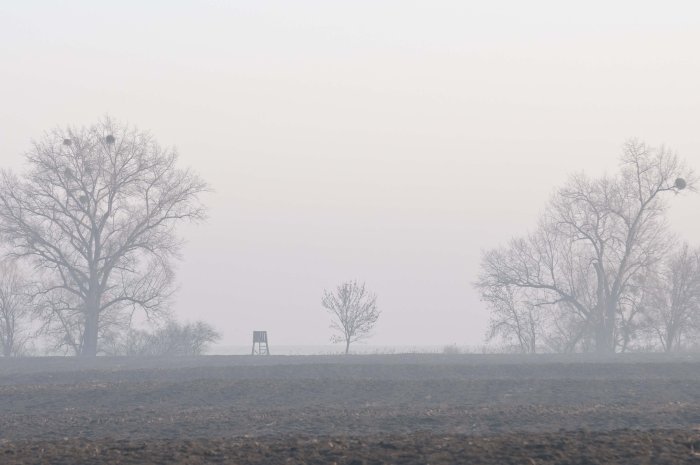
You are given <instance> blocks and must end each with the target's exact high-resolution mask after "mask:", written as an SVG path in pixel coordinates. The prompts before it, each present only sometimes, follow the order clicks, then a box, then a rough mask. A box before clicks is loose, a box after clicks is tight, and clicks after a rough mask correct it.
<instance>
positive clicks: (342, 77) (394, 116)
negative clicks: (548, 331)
mask: <svg viewBox="0 0 700 465" xmlns="http://www.w3.org/2000/svg"><path fill="white" fill-rule="evenodd" d="M655 4H656V2H631V1H629V2H615V3H611V2H586V3H580V4H579V5H578V8H574V7H572V5H571V4H564V3H562V2H554V1H551V2H516V1H510V2H506V1H504V2H488V4H487V2H482V4H481V5H472V4H471V2H460V1H453V2H448V1H442V2H435V1H422V2H405V1H386V2H369V1H357V2H320V1H299V2H283V1H278V2H227V1H200V2H150V3H145V4H144V3H143V2H132V1H126V2H113V3H111V4H107V3H104V2H88V1H83V2H78V1H74V2H67V3H64V2H60V3H59V2H48V1H37V2H10V1H5V2H2V3H0V63H2V72H1V73H0V105H1V106H0V141H2V144H1V149H0V157H1V158H0V159H1V162H2V166H3V167H12V168H13V169H14V168H20V167H21V164H22V153H23V152H25V151H26V150H28V149H29V148H30V144H31V139H32V138H39V137H40V136H41V135H42V133H43V131H44V130H47V129H50V128H53V127H55V126H57V125H58V126H65V125H68V124H70V125H78V126H80V125H89V124H92V123H93V122H94V121H95V120H97V119H98V118H99V117H101V116H103V115H105V114H108V115H110V116H112V117H114V118H117V119H119V120H122V121H125V122H129V123H130V124H134V125H136V126H138V127H139V128H140V129H146V130H149V131H151V132H152V134H154V136H155V137H156V138H157V140H158V141H159V142H160V143H161V144H163V145H166V146H174V147H176V148H177V150H178V152H179V153H180V156H181V165H185V166H190V167H192V168H193V169H195V170H196V171H197V172H199V173H200V174H201V176H202V177H203V178H204V179H205V180H206V181H207V182H209V183H210V184H211V186H212V188H213V189H214V191H213V192H212V193H210V194H207V196H206V197H205V198H204V201H205V203H206V204H207V205H208V206H209V219H208V220H207V221H206V222H205V223H204V224H201V225H197V226H186V227H184V228H181V229H180V234H181V236H182V237H183V238H184V239H185V240H186V241H187V244H186V246H185V247H184V248H183V251H182V252H183V260H182V261H181V262H180V263H179V264H178V269H177V280H178V282H179V284H180V290H179V292H178V294H177V298H176V300H175V307H174V311H175V313H176V315H177V316H178V317H179V318H181V319H184V320H188V319H189V320H195V319H202V320H205V321H208V322H210V323H212V324H213V325H214V326H215V327H216V328H217V329H218V330H219V331H221V333H222V335H223V339H222V340H221V341H220V344H222V345H246V344H249V342H250V337H251V332H252V331H253V330H254V329H262V330H267V331H268V334H269V337H270V343H271V346H272V349H273V350H274V346H275V344H278V345H281V344H284V345H320V344H327V343H328V340H329V337H330V334H331V332H330V330H329V328H328V325H329V317H328V315H327V313H326V312H325V311H324V310H323V308H322V307H321V296H322V293H323V290H324V288H327V289H330V288H332V287H334V286H335V285H337V284H338V283H339V282H341V281H343V280H347V279H357V280H360V281H365V282H366V284H367V286H368V288H370V289H371V290H372V291H373V292H375V293H376V294H377V295H378V300H377V303H378V306H379V308H380V309H381V311H382V315H381V318H380V319H379V321H378V323H377V326H376V329H375V331H374V336H373V337H372V338H371V339H370V340H369V341H370V343H372V344H378V345H433V344H438V345H441V344H451V343H457V344H460V345H479V344H481V343H482V342H483V338H484V333H485V331H486V325H487V320H488V311H487V309H486V307H485V305H484V304H483V303H481V302H480V301H479V298H478V295H477V293H476V292H475V291H474V290H473V288H472V283H473V281H474V280H475V279H476V273H477V269H478V264H479V258H480V253H481V250H482V249H485V248H492V247H495V246H498V245H499V244H502V243H504V242H505V241H506V240H508V239H509V238H510V237H512V236H513V235H516V234H520V233H523V232H525V231H527V230H528V229H529V228H532V227H533V226H534V224H535V221H536V219H537V215H538V214H539V212H540V211H541V210H542V208H543V206H544V203H545V201H546V200H547V198H548V196H549V195H550V193H551V192H552V190H553V189H554V188H555V187H556V186H557V185H560V184H561V183H562V182H563V181H564V180H565V179H566V176H567V175H569V174H571V173H574V172H579V171H585V172H587V173H590V174H593V175H599V174H602V173H604V172H606V171H607V172H610V171H613V170H615V168H616V164H617V157H618V155H619V153H620V150H621V146H622V144H623V142H624V141H625V140H626V139H627V138H629V137H638V138H640V139H642V140H644V141H646V142H648V143H649V144H652V145H659V144H667V145H668V146H669V147H671V148H673V149H674V150H675V151H676V152H677V153H678V154H679V155H681V156H682V157H684V158H686V160H687V161H688V162H689V163H690V164H691V165H692V166H694V167H695V168H696V169H700V139H699V138H698V129H697V126H698V115H699V114H700V92H699V91H698V90H699V86H700V84H699V83H700V55H698V53H697V44H700V15H698V14H689V13H686V14H679V10H681V9H682V10H684V11H686V12H690V11H692V9H693V6H694V3H693V2H667V3H666V4H665V5H666V6H665V7H664V9H663V10H660V9H658V8H655ZM699 12H700V11H699ZM672 200H673V202H672V204H673V206H672V209H671V211H670V223H671V226H672V229H673V230H674V231H676V232H677V233H678V234H680V235H681V236H683V237H686V238H688V239H689V240H691V241H692V242H693V243H695V244H696V243H697V240H698V238H700V216H698V214H697V212H698V207H699V206H700V198H699V197H697V196H696V195H686V196H678V198H674V199H672Z"/></svg>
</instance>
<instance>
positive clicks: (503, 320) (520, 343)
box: [482, 286, 542, 354]
mask: <svg viewBox="0 0 700 465" xmlns="http://www.w3.org/2000/svg"><path fill="white" fill-rule="evenodd" d="M518 290H519V289H517V288H515V287H511V286H498V287H491V288H488V289H484V291H483V293H482V299H483V300H484V301H485V302H487V303H488V304H489V306H490V307H491V320H490V322H489V329H488V336H487V339H488V340H493V339H495V338H499V337H500V338H502V339H503V340H504V341H505V342H506V344H507V345H508V346H509V348H514V349H515V350H517V351H518V352H522V353H533V354H534V353H536V352H537V346H538V344H541V341H540V337H541V333H542V321H541V320H542V315H541V313H542V312H541V308H540V307H537V306H536V305H533V304H532V303H531V302H528V301H522V300H521V299H520V296H519V295H518Z"/></svg>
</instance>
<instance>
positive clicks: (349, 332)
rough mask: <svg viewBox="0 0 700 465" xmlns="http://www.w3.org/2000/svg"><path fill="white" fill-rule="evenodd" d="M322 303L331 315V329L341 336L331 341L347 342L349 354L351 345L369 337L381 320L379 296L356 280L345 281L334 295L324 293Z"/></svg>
mask: <svg viewBox="0 0 700 465" xmlns="http://www.w3.org/2000/svg"><path fill="white" fill-rule="evenodd" d="M321 304H322V305H323V307H324V308H325V309H326V310H327V311H328V312H329V313H330V314H331V318H332V321H331V328H332V329H334V330H336V331H337V332H338V333H339V334H336V335H334V336H333V339H332V340H333V342H344V343H345V353H346V354H347V353H348V352H349V351H350V344H351V343H352V342H355V341H359V340H361V339H364V338H366V337H368V336H369V333H370V331H371V330H372V328H373V327H374V324H375V323H376V322H377V320H378V319H379V314H380V312H379V310H378V309H377V296H376V295H375V294H373V293H371V292H369V291H368V290H367V289H365V284H364V283H362V284H359V283H358V282H357V281H347V282H344V283H342V284H340V285H339V286H338V287H337V288H336V289H335V291H333V292H328V291H327V290H324V291H323V298H322V299H321Z"/></svg>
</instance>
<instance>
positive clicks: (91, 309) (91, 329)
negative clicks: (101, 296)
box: [80, 298, 99, 357]
mask: <svg viewBox="0 0 700 465" xmlns="http://www.w3.org/2000/svg"><path fill="white" fill-rule="evenodd" d="M98 308H99V307H98V303H97V299H95V298H89V299H88V301H87V302H86V308H85V330H84V332H83V347H82V353H81V354H80V355H82V356H85V357H95V356H97V332H98V331H97V330H98V327H99V324H98V323H99V321H98V315H99V313H98Z"/></svg>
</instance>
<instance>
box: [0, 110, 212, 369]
mask: <svg viewBox="0 0 700 465" xmlns="http://www.w3.org/2000/svg"><path fill="white" fill-rule="evenodd" d="M26 161H27V164H28V170H27V171H26V172H25V173H23V174H22V175H21V176H16V175H14V174H12V173H10V172H7V171H4V172H3V173H2V177H1V179H0V236H1V237H2V238H3V239H4V240H5V241H7V243H8V246H9V247H10V248H11V252H12V255H13V256H14V257H19V258H22V259H26V260H29V261H31V262H33V264H34V265H35V269H36V270H41V271H42V275H41V278H42V282H43V285H42V292H41V295H42V296H43V298H44V304H43V306H42V308H44V309H45V313H44V318H45V321H46V324H45V327H46V328H47V329H48V330H49V331H50V332H53V333H57V334H62V335H63V337H62V338H59V339H60V340H61V341H63V343H64V345H65V346H67V347H69V348H71V349H72V350H73V351H74V352H76V354H82V355H88V356H94V355H96V354H97V352H98V346H99V339H100V334H103V333H105V332H109V331H110V330H111V329H112V328H110V326H111V325H113V324H114V323H115V322H120V321H122V322H123V321H124V319H128V318H129V314H130V313H132V312H134V311H136V310H139V309H140V310H143V311H145V313H146V315H147V316H148V317H149V318H150V317H157V316H158V315H160V314H162V313H163V312H164V310H165V308H166V305H165V304H166V302H167V300H168V297H169V296H170V294H171V292H172V290H173V286H172V284H173V271H172V266H171V262H172V260H173V259H174V258H177V256H178V250H179V246H180V241H179V240H178V238H177V236H176V235H175V227H176V225H177V224H179V223H181V222H182V221H185V220H199V219H202V218H203V216H204V207H203V206H202V204H201V203H200V202H199V196H200V194H201V193H202V192H204V191H205V190H206V184H205V183H204V182H203V181H202V180H201V179H200V178H199V177H198V176H197V175H196V174H194V173H193V172H191V171H189V170H187V169H180V168H178V167H177V155H176V153H175V152H174V151H172V150H168V149H164V148H162V147H160V146H159V145H158V143H157V142H156V141H155V140H154V139H153V137H151V135H149V134H148V133H146V132H142V131H138V130H136V129H133V128H130V127H128V126H123V125H119V124H118V123H116V122H114V121H112V120H111V119H108V118H107V119H104V120H103V121H101V122H99V123H98V124H95V125H93V126H91V127H89V128H83V129H76V128H68V129H66V130H60V129H56V130H54V131H52V132H50V133H48V134H46V135H45V136H44V137H43V138H42V139H41V140H39V141H37V142H35V143H34V147H33V149H32V150H31V151H30V152H29V153H28V154H27V155H26Z"/></svg>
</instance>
